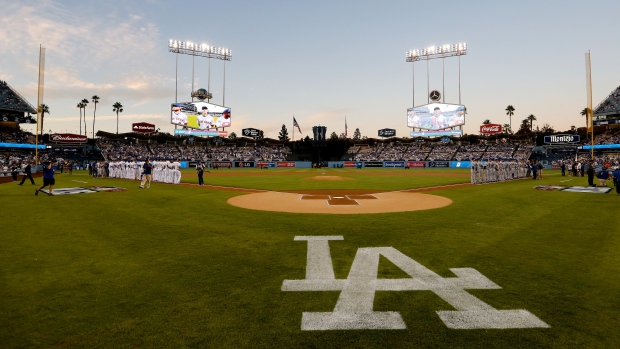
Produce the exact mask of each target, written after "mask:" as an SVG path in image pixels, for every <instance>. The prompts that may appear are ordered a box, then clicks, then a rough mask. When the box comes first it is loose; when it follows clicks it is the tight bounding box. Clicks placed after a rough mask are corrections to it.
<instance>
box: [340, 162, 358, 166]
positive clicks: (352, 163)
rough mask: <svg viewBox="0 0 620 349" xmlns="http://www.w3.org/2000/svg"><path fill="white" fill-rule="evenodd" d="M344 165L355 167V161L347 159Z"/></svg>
mask: <svg viewBox="0 0 620 349" xmlns="http://www.w3.org/2000/svg"><path fill="white" fill-rule="evenodd" d="M343 166H344V167H355V161H345V162H344V163H343Z"/></svg>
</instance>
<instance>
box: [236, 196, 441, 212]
mask: <svg viewBox="0 0 620 349" xmlns="http://www.w3.org/2000/svg"><path fill="white" fill-rule="evenodd" d="M228 203H229V204H230V205H233V206H237V207H241V208H247V209H250V210H259V211H274V212H292V213H328V214H360V213H386V212H407V211H419V210H430V209H434V208H440V207H444V206H448V205H450V204H451V203H452V200H450V199H448V198H445V197H442V196H437V195H431V194H424V193H417V192H400V191H394V192H388V193H374V194H372V195H359V193H355V192H352V193H351V195H346V194H343V193H338V194H336V195H330V194H325V193H321V194H320V195H308V194H298V193H282V192H275V191H269V192H262V193H252V194H247V195H240V196H235V197H233V198H230V199H228Z"/></svg>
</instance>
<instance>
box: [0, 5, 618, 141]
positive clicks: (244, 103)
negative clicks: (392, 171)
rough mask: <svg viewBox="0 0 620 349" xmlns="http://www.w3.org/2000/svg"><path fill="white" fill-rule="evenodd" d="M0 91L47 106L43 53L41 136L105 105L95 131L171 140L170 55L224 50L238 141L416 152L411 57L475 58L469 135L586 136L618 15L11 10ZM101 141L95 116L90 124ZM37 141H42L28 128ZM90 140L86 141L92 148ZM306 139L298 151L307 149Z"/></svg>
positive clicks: (546, 8)
mask: <svg viewBox="0 0 620 349" xmlns="http://www.w3.org/2000/svg"><path fill="white" fill-rule="evenodd" d="M0 6H1V7H2V14H0V27H1V28H2V29H1V30H0V47H2V51H1V53H0V80H5V81H7V82H8V83H9V84H10V85H11V86H12V87H14V88H15V89H16V90H17V91H18V92H19V93H21V94H22V95H23V96H24V97H25V98H26V99H27V100H28V101H29V102H30V103H31V104H33V105H36V103H37V76H38V53H39V45H40V44H41V45H43V46H44V47H45V48H46V62H45V99H44V103H45V104H47V105H48V106H49V108H50V115H49V116H46V119H45V131H46V132H47V131H49V130H52V132H71V133H79V115H80V113H79V110H78V109H77V108H76V105H77V103H78V102H79V101H80V100H82V99H83V98H87V99H89V100H90V99H91V97H92V96H93V95H98V96H99V97H100V98H101V99H100V103H99V104H98V106H97V118H96V120H97V121H96V125H95V130H96V131H97V130H104V131H108V132H116V114H115V113H113V112H112V104H114V102H117V101H118V102H121V103H122V104H123V106H124V112H123V113H121V114H120V121H119V131H120V132H129V131H131V124H132V123H134V122H149V123H154V124H156V126H157V127H158V128H160V129H161V131H162V132H173V130H174V126H173V125H171V124H170V123H169V120H170V117H169V110H170V103H172V102H174V99H175V59H176V55H175V54H173V53H170V52H168V40H170V39H175V40H182V41H191V42H195V43H206V44H209V45H213V46H217V47H223V48H228V49H230V50H232V61H230V62H226V80H225V84H226V88H225V104H226V106H228V107H230V108H231V110H232V127H230V128H228V129H227V131H229V132H236V133H237V135H240V133H241V129H242V128H246V127H254V128H258V129H261V130H264V131H265V136H266V137H271V138H277V136H278V132H279V131H280V129H281V127H282V124H285V125H286V127H287V128H288V131H289V135H290V136H292V118H293V115H294V116H295V118H296V119H297V121H298V123H299V125H300V126H301V129H302V131H303V136H306V135H311V127H312V126H316V125H322V126H327V133H328V134H331V133H332V132H336V133H337V134H340V133H342V132H344V124H345V116H346V119H347V123H348V128H349V137H351V136H352V134H353V131H354V130H355V129H356V128H359V129H360V131H361V134H362V136H368V137H373V138H376V137H377V130H379V129H381V128H386V127H387V128H394V129H396V135H397V136H398V137H406V136H409V132H410V131H411V129H409V128H407V124H406V109H407V108H409V107H411V106H412V104H413V103H414V101H413V100H412V99H413V98H412V87H413V81H412V80H413V79H412V64H411V63H406V62H405V52H406V51H407V50H411V49H422V48H426V47H428V46H431V45H444V44H456V43H460V42H466V43H467V45H468V54H467V55H466V56H462V57H461V102H462V104H464V105H465V106H466V107H467V112H468V114H467V116H466V125H465V126H464V132H465V133H470V134H471V133H476V134H477V133H478V129H479V126H480V124H481V123H482V122H483V120H485V119H490V121H491V122H493V123H498V124H507V123H508V122H509V119H508V116H507V115H506V112H505V108H506V106H507V105H509V104H511V105H513V106H514V108H515V109H516V111H515V115H514V116H513V117H512V125H513V129H514V130H515V131H516V130H517V129H518V127H519V125H520V123H521V120H523V119H524V118H526V117H527V116H528V115H530V114H533V115H535V116H536V118H537V121H535V122H534V127H536V126H540V127H542V125H544V124H549V125H551V126H553V127H554V128H555V129H556V130H558V131H565V130H568V129H569V128H570V127H571V125H575V126H577V127H581V126H585V120H584V118H583V117H582V116H581V115H580V114H579V113H580V111H581V110H582V109H583V108H585V107H586V83H585V80H586V77H585V76H586V73H585V53H586V52H587V51H588V50H590V51H591V55H592V82H593V100H594V105H595V106H596V105H597V104H598V103H599V102H601V101H602V100H603V99H604V98H605V97H606V96H607V95H608V94H609V93H610V92H611V91H612V90H613V89H614V88H616V87H617V86H618V85H620V68H619V67H620V64H619V63H618V62H620V47H619V45H618V44H617V41H616V36H617V35H616V33H617V30H618V29H617V23H618V21H617V18H618V14H620V2H618V1H610V0H608V1H596V0H595V1H588V2H586V1H573V0H564V1H546V0H543V1H540V0H539V1H529V0H523V1H513V2H504V1H426V2H422V1H411V0H409V1H384V2H378V1H365V0H363V1H339V0H330V1H323V0H318V1H247V0H246V1H240V0H232V1H159V0H150V1H126V0H125V1H119V0H109V1H103V2H101V1H98V2H94V1H69V0H68V1H51V0H42V1H31V0H22V1H19V2H18V1H12V0H0ZM194 62H195V81H194V88H195V89H197V88H200V87H202V88H205V89H206V88H207V85H208V73H207V67H208V59H206V58H196V59H195V61H194ZM444 63H445V102H446V103H455V104H456V103H458V59H457V58H448V59H445V61H444ZM429 68H430V69H429V71H428V73H429V75H430V89H431V90H433V89H437V90H440V91H441V90H443V88H444V87H443V85H442V60H433V61H430V64H429ZM223 71H224V63H223V61H220V60H211V79H210V85H211V92H212V94H213V99H212V100H211V102H213V103H216V104H222V101H223V98H224V94H223V86H224V79H223ZM426 75H427V69H426V62H416V63H415V78H416V79H415V91H416V93H415V104H416V105H420V104H425V103H426V101H427V83H426ZM191 76H192V57H191V56H187V55H180V56H179V80H178V86H179V92H178V93H179V101H189V100H191V98H190V92H191V86H192V81H191ZM86 115H87V118H86V120H87V127H88V130H89V132H90V130H92V121H93V103H92V102H91V103H90V104H89V105H88V107H87V109H86ZM24 128H25V129H27V130H29V131H34V126H32V125H30V126H24ZM89 136H90V133H89ZM299 137H300V135H299V133H298V132H296V134H295V138H296V139H299Z"/></svg>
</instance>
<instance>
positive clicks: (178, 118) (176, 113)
mask: <svg viewBox="0 0 620 349" xmlns="http://www.w3.org/2000/svg"><path fill="white" fill-rule="evenodd" d="M171 121H172V123H173V124H176V125H181V126H187V115H185V113H183V112H182V111H181V106H180V105H179V104H175V105H174V106H172V120H171Z"/></svg>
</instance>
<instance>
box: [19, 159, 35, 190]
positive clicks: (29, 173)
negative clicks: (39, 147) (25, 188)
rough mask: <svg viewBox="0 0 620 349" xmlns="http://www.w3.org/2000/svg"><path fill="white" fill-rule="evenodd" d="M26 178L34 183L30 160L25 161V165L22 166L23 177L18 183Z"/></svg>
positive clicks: (22, 182)
mask: <svg viewBox="0 0 620 349" xmlns="http://www.w3.org/2000/svg"><path fill="white" fill-rule="evenodd" d="M26 178H28V179H30V182H31V183H32V185H34V179H32V167H31V166H30V161H27V162H26V167H25V168H24V178H22V181H21V182H20V183H19V185H22V184H24V182H25V181H26Z"/></svg>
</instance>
